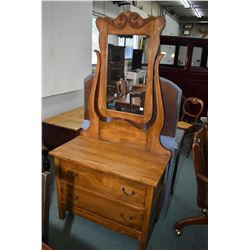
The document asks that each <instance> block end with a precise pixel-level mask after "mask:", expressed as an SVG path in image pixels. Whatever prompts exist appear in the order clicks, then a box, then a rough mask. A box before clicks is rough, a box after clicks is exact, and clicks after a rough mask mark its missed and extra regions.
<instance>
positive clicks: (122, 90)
mask: <svg viewBox="0 0 250 250" xmlns="http://www.w3.org/2000/svg"><path fill="white" fill-rule="evenodd" d="M116 84H117V96H118V97H120V96H125V95H126V94H127V92H128V91H127V83H126V80H124V79H120V81H118V82H117V83H116Z"/></svg>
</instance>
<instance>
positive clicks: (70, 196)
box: [68, 194, 79, 200]
mask: <svg viewBox="0 0 250 250" xmlns="http://www.w3.org/2000/svg"><path fill="white" fill-rule="evenodd" d="M68 197H69V198H70V199H72V198H73V200H78V199H79V197H78V196H76V197H73V196H72V194H68Z"/></svg>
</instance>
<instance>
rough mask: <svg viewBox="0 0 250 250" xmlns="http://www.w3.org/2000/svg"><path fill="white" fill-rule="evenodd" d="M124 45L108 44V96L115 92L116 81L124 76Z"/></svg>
mask: <svg viewBox="0 0 250 250" xmlns="http://www.w3.org/2000/svg"><path fill="white" fill-rule="evenodd" d="M124 59H125V47H122V46H115V45H112V44H108V65H109V67H108V78H107V82H108V89H107V90H108V96H113V95H114V93H116V82H117V81H119V80H120V79H121V78H124V77H125V75H124Z"/></svg>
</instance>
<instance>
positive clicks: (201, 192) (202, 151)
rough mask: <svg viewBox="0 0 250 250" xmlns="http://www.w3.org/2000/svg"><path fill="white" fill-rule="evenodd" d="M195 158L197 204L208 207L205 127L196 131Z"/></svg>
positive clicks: (206, 137) (206, 134)
mask: <svg viewBox="0 0 250 250" xmlns="http://www.w3.org/2000/svg"><path fill="white" fill-rule="evenodd" d="M192 152H193V160H194V168H195V175H196V181H197V205H198V206H199V207H200V208H207V207H208V133H207V128H206V127H203V128H202V129H200V130H199V131H198V132H196V133H195V136H194V140H193V145H192Z"/></svg>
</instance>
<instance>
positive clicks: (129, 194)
mask: <svg viewBox="0 0 250 250" xmlns="http://www.w3.org/2000/svg"><path fill="white" fill-rule="evenodd" d="M122 192H123V193H124V194H125V195H127V196H132V195H134V194H135V191H134V190H133V191H132V192H131V193H127V192H126V190H125V188H124V187H122Z"/></svg>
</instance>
